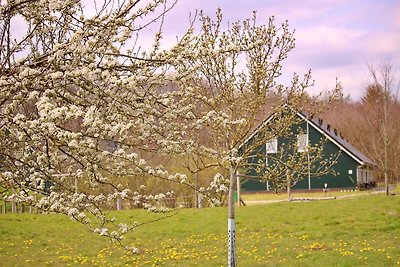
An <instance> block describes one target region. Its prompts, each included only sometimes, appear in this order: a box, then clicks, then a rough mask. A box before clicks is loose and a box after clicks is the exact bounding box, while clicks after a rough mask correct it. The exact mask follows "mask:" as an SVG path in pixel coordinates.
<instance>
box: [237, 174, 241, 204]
mask: <svg viewBox="0 0 400 267" xmlns="http://www.w3.org/2000/svg"><path fill="white" fill-rule="evenodd" d="M236 192H237V201H238V207H240V206H241V202H240V175H239V174H238V173H236Z"/></svg>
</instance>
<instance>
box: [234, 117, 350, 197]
mask: <svg viewBox="0 0 400 267" xmlns="http://www.w3.org/2000/svg"><path fill="white" fill-rule="evenodd" d="M266 127H267V126H266ZM308 129H309V143H310V144H311V145H316V144H318V143H320V141H321V139H323V140H325V137H324V135H323V134H322V133H320V132H319V131H318V130H317V129H315V128H314V127H313V126H311V125H309V128H308ZM267 130H268V129H267ZM299 132H302V133H306V132H307V124H306V122H304V121H303V122H302V123H300V124H296V125H293V126H292V127H291V134H289V135H288V136H287V137H285V138H283V137H279V138H278V149H279V146H280V145H281V144H282V143H286V144H288V143H290V142H291V145H292V146H293V145H296V144H295V143H294V142H295V141H294V140H297V139H296V136H297V134H298V133H299ZM254 138H257V135H256V136H255V137H254ZM249 142H250V143H251V142H252V140H250V141H249ZM296 153H298V152H296ZM331 154H333V155H335V156H338V158H337V163H336V164H335V165H334V166H333V167H332V169H333V170H335V171H336V173H337V175H336V176H335V175H333V174H327V175H322V176H319V177H310V178H309V177H308V175H305V176H304V177H302V179H301V180H300V181H298V182H297V183H296V184H295V185H294V186H293V189H309V182H310V183H311V189H322V188H324V186H325V184H327V188H355V187H356V183H357V177H356V175H357V162H356V161H355V160H354V159H353V158H352V157H350V156H349V155H348V154H347V153H345V152H344V151H341V150H340V149H339V147H338V146H336V145H335V144H334V143H333V142H332V141H329V140H326V142H324V155H325V156H326V158H327V157H329V155H331ZM265 155H266V148H265V145H260V146H258V147H257V149H255V150H254V152H252V156H250V157H249V158H248V159H247V162H248V163H249V165H248V166H247V167H246V169H245V170H241V173H242V172H243V173H245V174H246V175H247V176H251V177H254V178H256V177H257V171H256V169H255V166H251V165H256V163H265V162H266V160H265ZM260 170H261V173H262V168H261V167H258V171H260ZM349 171H350V172H349ZM266 188H267V183H266V181H260V180H257V179H245V178H243V179H242V185H241V189H242V191H265V190H266Z"/></svg>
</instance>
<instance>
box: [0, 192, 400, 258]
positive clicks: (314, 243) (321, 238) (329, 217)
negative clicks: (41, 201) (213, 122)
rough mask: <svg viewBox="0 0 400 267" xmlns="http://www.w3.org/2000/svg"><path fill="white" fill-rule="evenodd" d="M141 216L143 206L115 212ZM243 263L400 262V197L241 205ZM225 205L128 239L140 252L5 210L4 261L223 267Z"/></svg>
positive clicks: (51, 218)
mask: <svg viewBox="0 0 400 267" xmlns="http://www.w3.org/2000/svg"><path fill="white" fill-rule="evenodd" d="M115 216H116V217H117V218H119V219H121V220H122V219H124V220H131V221H133V220H134V221H142V220H145V219H151V218H154V217H155V216H156V215H153V214H149V213H147V212H145V211H142V210H125V211H122V212H115ZM236 217H237V220H236V224H237V239H236V242H237V254H238V260H239V266H396V265H397V266H400V196H399V195H396V196H389V197H386V196H383V195H365V196H361V197H358V198H351V199H336V200H325V201H312V202H293V203H288V202H280V203H274V204H268V205H259V206H247V207H241V208H238V209H237V210H236ZM226 218H227V210H226V208H212V209H211V208H210V209H199V210H196V209H184V210H181V211H180V212H179V213H178V214H177V215H176V216H173V217H172V218H168V219H165V220H161V221H158V222H155V223H151V224H147V225H144V226H141V227H139V228H138V229H137V231H136V232H134V233H133V234H132V235H130V236H127V238H126V240H127V241H128V242H129V243H132V244H134V245H136V246H137V247H138V248H139V249H140V253H139V254H137V255H130V254H128V253H126V252H125V251H124V250H123V249H122V248H121V247H119V246H118V245H115V244H109V243H107V241H106V240H104V239H102V238H100V237H98V236H96V235H94V234H91V233H88V232H87V230H85V229H84V228H83V227H82V226H80V225H79V224H77V223H74V222H71V221H70V220H69V219H68V218H66V217H64V216H61V215H54V214H50V215H30V214H16V215H15V214H6V215H4V214H3V215H0V259H1V260H0V266H68V265H70V266H226V243H227V242H226V227H227V226H226Z"/></svg>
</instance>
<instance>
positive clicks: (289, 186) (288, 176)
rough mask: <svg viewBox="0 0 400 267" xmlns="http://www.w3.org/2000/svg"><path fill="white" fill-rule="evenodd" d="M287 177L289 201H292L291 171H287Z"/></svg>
mask: <svg viewBox="0 0 400 267" xmlns="http://www.w3.org/2000/svg"><path fill="white" fill-rule="evenodd" d="M286 177H287V193H288V201H289V202H290V201H292V192H291V191H292V190H291V189H292V184H291V183H292V179H291V178H292V177H291V175H290V171H289V170H288V171H286Z"/></svg>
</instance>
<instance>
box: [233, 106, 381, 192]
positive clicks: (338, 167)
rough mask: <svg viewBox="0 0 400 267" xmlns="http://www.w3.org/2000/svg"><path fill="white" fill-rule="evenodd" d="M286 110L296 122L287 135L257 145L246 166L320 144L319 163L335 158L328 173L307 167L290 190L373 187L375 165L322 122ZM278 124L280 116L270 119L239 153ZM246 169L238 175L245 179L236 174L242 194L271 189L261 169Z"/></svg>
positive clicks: (299, 151)
mask: <svg viewBox="0 0 400 267" xmlns="http://www.w3.org/2000/svg"><path fill="white" fill-rule="evenodd" d="M287 108H288V109H287V110H289V111H290V112H294V114H293V116H294V117H295V118H296V120H295V121H296V122H295V123H293V125H291V127H289V128H290V129H289V134H288V135H285V137H283V136H277V137H274V138H270V139H269V140H267V141H266V142H264V143H262V144H258V145H257V148H252V149H253V150H257V151H256V152H254V153H250V156H249V157H248V159H247V161H248V162H250V161H251V162H253V163H254V162H258V164H253V165H258V166H260V164H259V163H261V166H262V164H270V162H271V161H272V160H271V159H273V158H274V157H273V156H274V155H275V154H276V153H279V151H280V150H282V149H288V148H290V149H291V150H290V151H289V152H288V153H309V152H308V150H307V147H310V146H316V145H318V144H320V146H322V149H323V157H322V158H321V161H324V160H326V161H327V160H328V158H329V157H330V158H329V159H332V155H335V157H334V158H335V161H334V162H335V163H334V164H333V165H332V166H330V169H329V170H330V172H329V173H323V174H321V175H316V174H314V173H313V171H312V170H311V169H312V168H315V165H314V166H311V165H308V168H309V170H308V171H305V172H304V173H302V174H301V175H302V177H300V178H298V179H297V180H296V181H294V182H293V183H292V185H291V188H292V189H302V190H313V189H324V188H329V189H354V188H369V187H372V186H374V184H375V180H374V170H375V168H376V163H375V162H373V161H372V160H371V159H369V158H368V157H367V156H365V155H364V154H363V153H361V152H360V151H359V150H357V149H356V148H355V147H354V146H352V145H351V144H350V143H349V142H348V141H347V140H345V139H344V138H343V136H342V134H341V133H340V132H338V131H337V130H336V129H334V128H332V126H331V125H329V124H327V123H325V122H324V121H323V120H322V119H320V118H315V117H314V116H308V115H306V114H305V113H303V112H300V111H296V110H294V109H292V108H290V107H288V106H287ZM279 120H280V117H279V114H272V115H271V116H269V117H268V118H267V119H266V120H264V121H263V122H262V123H261V124H260V125H259V126H258V127H257V128H256V129H255V130H254V131H253V132H252V134H251V135H250V136H249V137H248V138H247V139H246V141H245V142H244V145H242V146H241V149H242V148H243V146H246V144H248V143H251V142H252V140H254V139H257V137H259V138H260V136H262V133H263V132H264V131H268V128H269V127H270V126H271V124H276V123H278V124H279ZM287 136H291V137H292V139H293V140H294V141H293V142H292V143H290V141H289V139H290V138H289V139H288V137H287ZM261 138H263V137H261ZM288 144H290V145H288ZM239 151H240V149H239ZM251 155H253V156H251ZM303 155H305V156H304V158H307V154H303ZM308 156H309V155H308ZM308 158H309V157H308ZM317 165H318V162H317ZM247 166H251V164H247ZM247 168H248V169H246V170H244V171H243V170H242V171H241V172H245V173H246V175H242V173H239V177H241V178H240V180H241V186H240V187H241V189H240V190H241V192H243V193H245V192H256V191H266V190H267V191H268V190H272V189H273V188H274V185H273V183H272V182H270V181H268V174H266V172H264V173H263V170H262V169H263V168H262V167H257V168H258V170H255V167H247ZM260 173H262V174H260ZM259 175H263V176H264V177H266V178H267V180H260V176H259Z"/></svg>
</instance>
